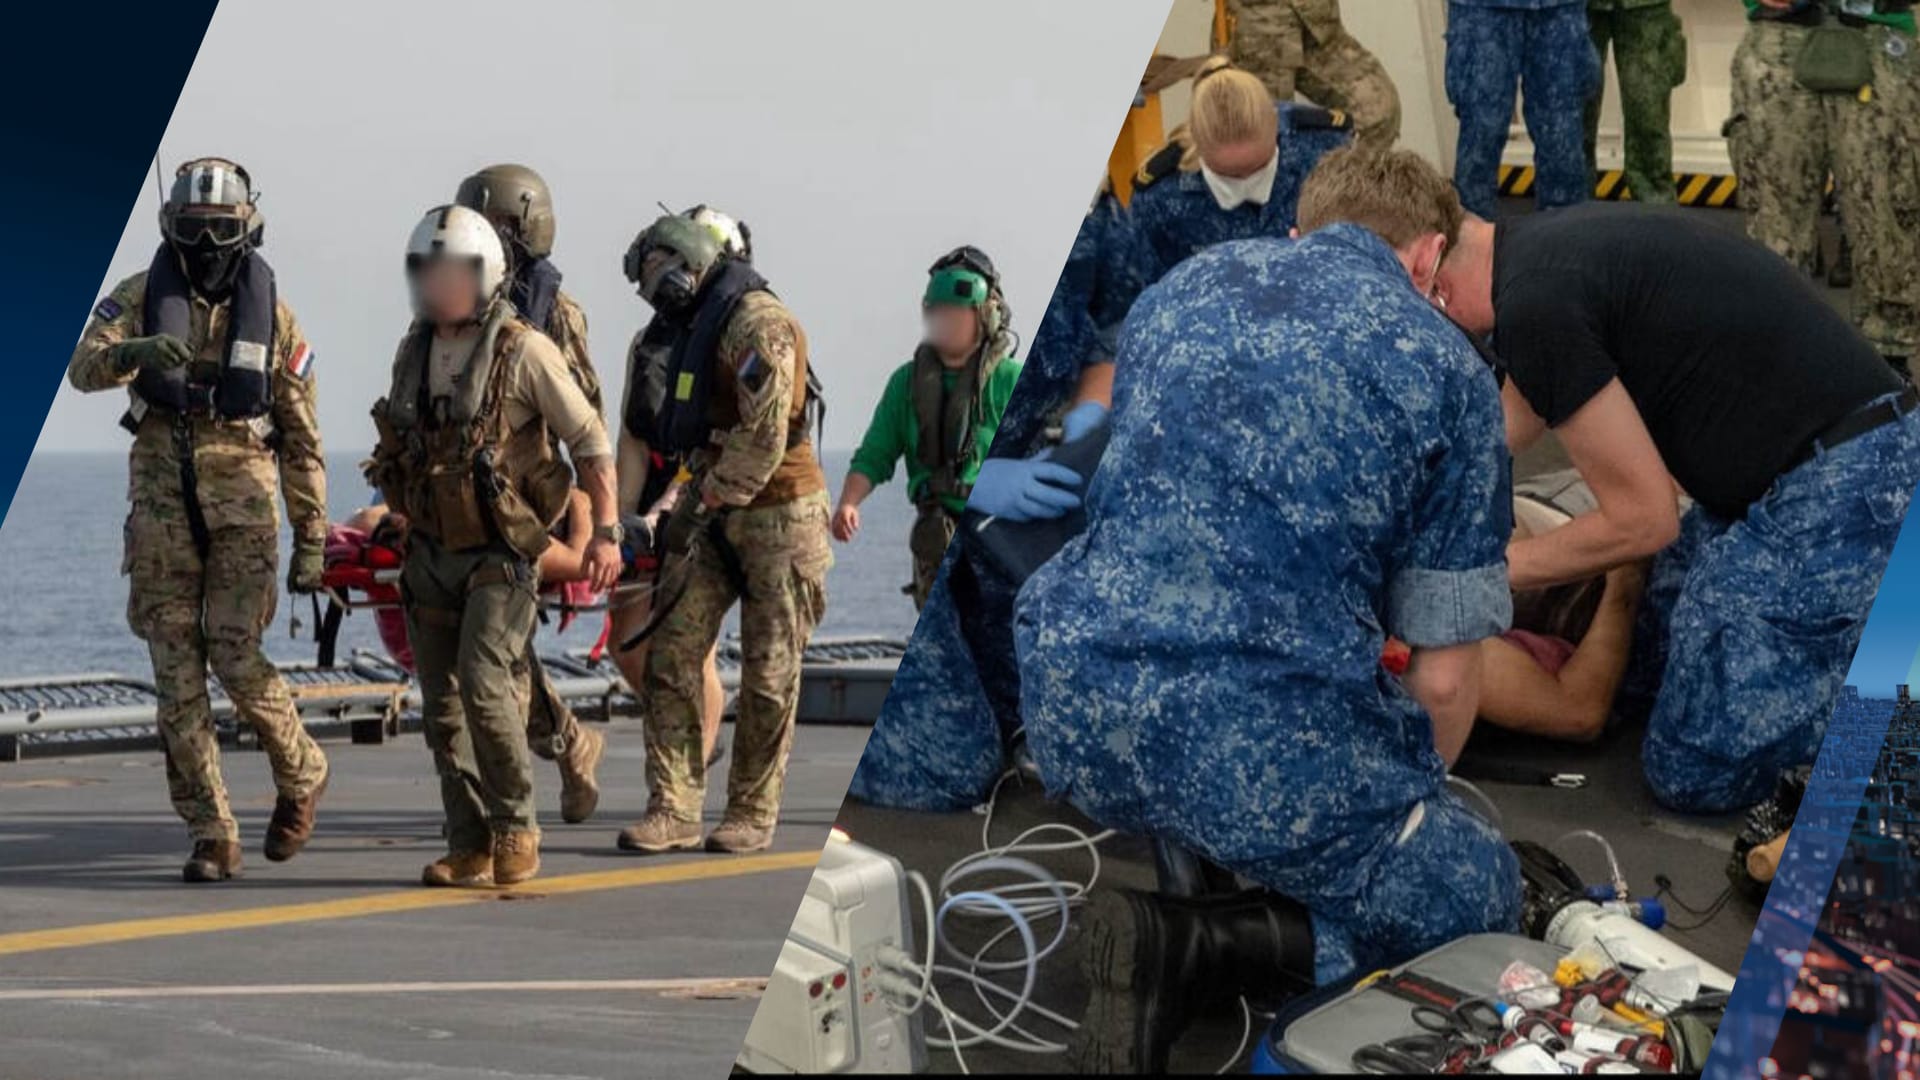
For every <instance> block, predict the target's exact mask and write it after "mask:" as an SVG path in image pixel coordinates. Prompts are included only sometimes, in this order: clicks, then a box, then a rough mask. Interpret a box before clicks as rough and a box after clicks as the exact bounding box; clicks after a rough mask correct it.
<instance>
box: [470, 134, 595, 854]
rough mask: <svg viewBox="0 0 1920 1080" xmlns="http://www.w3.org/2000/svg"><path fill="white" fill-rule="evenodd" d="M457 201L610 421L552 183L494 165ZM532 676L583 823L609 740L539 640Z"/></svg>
mask: <svg viewBox="0 0 1920 1080" xmlns="http://www.w3.org/2000/svg"><path fill="white" fill-rule="evenodd" d="M453 201H454V202H455V203H456V204H457V205H460V206H464V207H466V208H467V209H469V210H477V211H479V212H480V213H481V214H483V215H485V216H486V219H487V221H488V222H489V223H491V224H492V225H493V227H494V229H495V230H496V231H498V232H499V233H500V242H501V244H502V245H504V247H505V249H506V253H507V299H508V300H510V301H511V302H512V303H513V307H514V311H515V312H516V313H517V314H518V315H519V316H520V317H521V318H522V319H525V320H526V321H527V322H529V323H531V324H533V325H534V326H537V327H539V328H540V329H541V330H542V331H544V332H545V333H546V335H547V337H549V338H551V339H552V340H553V344H554V347H555V348H557V349H559V350H560V355H561V356H562V357H565V358H566V361H567V370H568V372H569V373H571V374H572V375H573V380H574V382H576V383H578V384H579V386H580V392H581V393H582V394H585V395H586V397H587V403H588V404H590V405H592V406H593V411H594V412H595V413H597V414H599V415H602V416H604V415H605V412H604V408H603V402H602V401H601V396H600V376H599V373H598V372H596V371H595V370H594V368H593V360H592V359H591V358H590V357H589V356H588V355H587V316H586V313H585V312H584V311H582V310H580V305H579V303H578V302H577V301H575V300H574V298H573V297H571V296H568V295H567V294H566V293H565V292H562V291H561V289H560V277H561V275H560V268H559V267H557V266H555V265H554V264H553V259H552V257H551V256H552V255H553V232H554V220H553V194H552V192H550V191H549V190H548V189H547V182H546V181H545V180H544V179H542V178H541V176H540V174H539V173H537V172H534V171H533V170H532V169H529V168H527V167H526V166H525V165H489V166H487V167H486V168H484V169H481V170H480V171H479V172H477V173H474V174H473V175H472V176H469V177H467V178H466V179H465V180H462V181H460V188H459V190H458V191H456V192H455V193H454V196H453ZM535 630H536V633H537V631H538V624H536V625H535ZM526 670H527V681H526V685H525V688H524V694H525V697H526V699H527V746H528V747H529V748H530V749H532V750H533V752H534V753H536V754H538V755H540V756H541V757H543V758H546V759H547V760H548V761H552V762H555V763H557V764H558V765H559V766H560V820H562V821H565V822H569V823H576V822H581V821H585V820H587V819H588V818H590V817H592V816H593V811H594V809H595V808H596V807H597V806H599V805H600V784H599V782H598V781H597V780H596V779H595V777H594V770H595V769H596V768H597V767H598V766H599V764H600V758H601V756H602V755H604V754H605V753H606V749H607V746H606V737H605V736H603V735H601V734H600V733H599V732H597V731H593V730H591V729H589V728H584V727H581V726H580V721H579V718H578V717H576V716H574V714H573V710H572V709H571V708H569V707H568V706H567V703H566V701H565V699H563V698H562V697H561V696H560V695H559V693H558V692H556V691H555V690H554V687H553V680H552V678H551V677H549V676H548V675H547V667H546V665H545V664H543V663H541V662H540V654H539V652H538V651H537V650H536V649H535V648H534V639H533V638H528V639H527V658H526Z"/></svg>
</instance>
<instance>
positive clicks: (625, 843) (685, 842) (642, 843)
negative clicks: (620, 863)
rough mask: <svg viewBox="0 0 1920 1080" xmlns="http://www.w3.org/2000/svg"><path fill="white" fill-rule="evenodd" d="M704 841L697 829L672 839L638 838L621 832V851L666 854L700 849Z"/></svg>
mask: <svg viewBox="0 0 1920 1080" xmlns="http://www.w3.org/2000/svg"><path fill="white" fill-rule="evenodd" d="M702 843H704V841H703V840H702V839H701V836H700V833H699V832H698V831H697V830H696V831H695V832H694V834H693V835H692V836H685V837H680V836H676V837H674V838H673V839H671V840H636V839H634V838H633V837H631V836H628V835H627V834H626V833H621V834H620V840H619V844H620V850H621V851H637V852H640V853H641V854H643V855H665V854H667V853H668V852H673V851H699V850H700V845H701V844H702Z"/></svg>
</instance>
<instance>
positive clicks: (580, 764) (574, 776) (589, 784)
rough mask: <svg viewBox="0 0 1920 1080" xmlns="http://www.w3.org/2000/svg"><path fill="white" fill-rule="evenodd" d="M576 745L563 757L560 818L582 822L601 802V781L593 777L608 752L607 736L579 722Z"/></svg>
mask: <svg viewBox="0 0 1920 1080" xmlns="http://www.w3.org/2000/svg"><path fill="white" fill-rule="evenodd" d="M574 730H575V731H576V732H577V733H578V734H576V735H575V736H574V740H573V745H571V746H569V747H567V753H566V755H565V756H564V757H562V758H561V759H560V762H559V764H560V820H561V821H564V822H566V823H567V824H569V825H578V824H580V823H581V822H583V821H585V820H587V819H588V818H590V817H592V816H593V811H594V809H595V808H596V807H598V806H599V805H600V783H599V781H597V780H595V779H594V777H593V772H594V770H595V769H598V768H599V767H600V758H601V756H602V755H603V754H605V753H606V752H607V737H606V736H605V735H602V734H600V733H599V732H597V731H594V730H592V729H590V728H587V727H584V726H578V725H576V726H575V728H574Z"/></svg>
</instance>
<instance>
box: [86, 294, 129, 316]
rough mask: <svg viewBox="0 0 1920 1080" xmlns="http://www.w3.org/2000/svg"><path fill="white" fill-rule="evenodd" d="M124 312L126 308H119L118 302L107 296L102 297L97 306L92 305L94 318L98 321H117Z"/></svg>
mask: <svg viewBox="0 0 1920 1080" xmlns="http://www.w3.org/2000/svg"><path fill="white" fill-rule="evenodd" d="M126 310H127V309H126V308H123V307H121V306H120V301H118V300H115V299H114V298H113V297H111V296H108V297H103V298H102V299H101V301H100V302H99V303H98V304H95V305H94V308H93V314H94V317H95V318H98V319H117V318H119V317H120V315H121V313H122V312H124V311H126Z"/></svg>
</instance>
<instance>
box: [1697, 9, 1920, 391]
mask: <svg viewBox="0 0 1920 1080" xmlns="http://www.w3.org/2000/svg"><path fill="white" fill-rule="evenodd" d="M1861 33H1863V34H1865V35H1866V37H1867V44H1868V46H1869V51H1870V54H1871V55H1872V57H1873V85H1872V90H1871V93H1870V94H1869V95H1868V100H1866V101H1861V100H1860V99H1859V98H1858V97H1857V96H1855V95H1850V94H1831V93H1829V94H1822V93H1815V92H1814V91H1811V90H1808V89H1806V88H1804V87H1802V86H1801V85H1800V84H1799V83H1797V82H1795V81H1794V78H1793V62H1794V58H1795V56H1796V55H1797V54H1798V52H1799V49H1800V46H1801V44H1802V43H1803V42H1805V40H1806V35H1807V31H1806V29H1805V28H1802V27H1798V26H1782V25H1780V24H1778V23H1771V22H1755V23H1752V24H1750V25H1749V26H1748V28H1747V34H1746V37H1745V38H1744V39H1743V40H1742V41H1741V43H1740V48H1739V50H1738V51H1736V52H1735V53H1734V57H1733V116H1732V118H1731V119H1729V120H1728V121H1727V125H1726V135H1727V139H1728V148H1729V151H1730V153H1731V155H1732V157H1733V165H1734V171H1735V173H1736V174H1737V175H1738V177H1739V181H1740V206H1741V208H1742V209H1743V210H1744V211H1745V212H1746V218H1747V234H1748V235H1749V236H1752V237H1753V238H1754V239H1755V240H1758V241H1760V242H1761V243H1763V244H1765V245H1767V246H1768V247H1769V248H1772V249H1773V250H1774V251H1775V252H1776V253H1778V254H1779V255H1781V256H1783V257H1785V258H1787V259H1790V260H1792V261H1793V262H1794V263H1796V264H1797V265H1799V266H1800V267H1801V268H1802V269H1804V270H1806V271H1808V272H1809V273H1811V272H1812V271H1813V267H1814V260H1815V256H1816V253H1817V252H1818V250H1819V231H1818V230H1819V222H1820V200H1821V196H1822V194H1823V193H1824V191H1825V190H1826V185H1827V178H1828V176H1829V175H1831V176H1832V177H1833V179H1834V181H1835V182H1836V183H1837V184H1838V185H1839V189H1840V214H1841V216H1842V217H1843V218H1844V219H1845V220H1846V223H1847V236H1848V237H1849V238H1850V239H1851V240H1852V241H1853V274H1854V278H1853V319H1854V323H1855V325H1857V326H1858V327H1859V328H1860V331H1861V333H1862V334H1864V335H1865V336H1866V338H1867V340H1869V341H1871V342H1872V343H1873V344H1874V346H1875V347H1876V348H1878V349H1879V350H1880V351H1881V352H1882V353H1885V354H1888V355H1892V356H1910V355H1912V354H1913V352H1914V346H1915V344H1916V343H1920V76H1916V69H1915V64H1916V62H1920V61H1917V60H1916V57H1915V52H1916V48H1917V46H1916V44H1915V42H1914V41H1913V39H1911V38H1909V37H1907V36H1906V35H1904V34H1900V33H1897V32H1895V31H1892V30H1888V29H1886V28H1884V27H1873V28H1870V29H1867V30H1863V31H1861Z"/></svg>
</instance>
